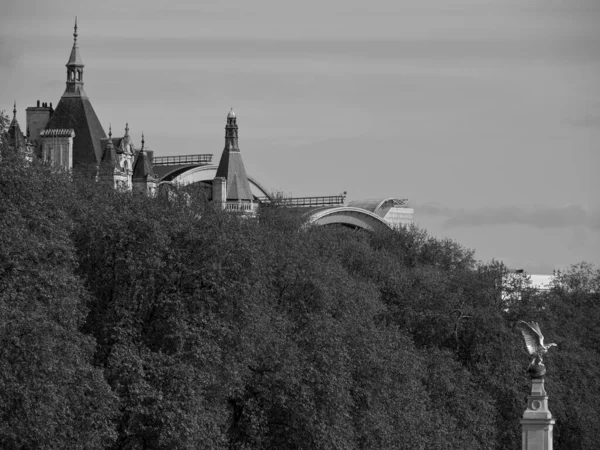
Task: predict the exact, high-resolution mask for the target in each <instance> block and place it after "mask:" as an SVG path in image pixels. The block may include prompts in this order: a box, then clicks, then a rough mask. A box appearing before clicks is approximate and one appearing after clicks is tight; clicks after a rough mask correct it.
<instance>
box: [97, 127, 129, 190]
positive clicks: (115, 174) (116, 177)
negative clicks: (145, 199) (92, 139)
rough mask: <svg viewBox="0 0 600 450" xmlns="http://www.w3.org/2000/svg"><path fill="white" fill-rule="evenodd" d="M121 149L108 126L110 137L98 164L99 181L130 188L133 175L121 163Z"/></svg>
mask: <svg viewBox="0 0 600 450" xmlns="http://www.w3.org/2000/svg"><path fill="white" fill-rule="evenodd" d="M118 151H119V149H117V148H115V145H114V143H113V140H112V130H111V128H110V127H109V128H108V139H107V140H106V145H105V146H104V153H103V155H102V160H101V161H100V164H99V165H98V177H97V178H98V181H99V182H103V183H107V184H108V185H109V186H110V187H112V188H114V189H119V190H124V191H125V190H130V189H131V187H130V185H131V177H128V174H127V172H126V170H125V169H124V168H123V166H122V165H121V161H120V160H119V156H118Z"/></svg>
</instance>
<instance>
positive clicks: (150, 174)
mask: <svg viewBox="0 0 600 450" xmlns="http://www.w3.org/2000/svg"><path fill="white" fill-rule="evenodd" d="M136 178H137V179H140V178H143V179H148V178H156V175H155V174H154V168H153V167H152V162H151V161H150V156H149V155H148V153H147V152H146V149H145V148H144V135H143V134H142V148H141V149H140V151H139V153H138V155H137V158H136V159H135V163H134V164H133V179H136Z"/></svg>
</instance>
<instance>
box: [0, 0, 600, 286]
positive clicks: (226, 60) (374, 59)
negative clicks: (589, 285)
mask: <svg viewBox="0 0 600 450" xmlns="http://www.w3.org/2000/svg"><path fill="white" fill-rule="evenodd" d="M0 8H1V10H0V110H5V111H6V112H8V113H9V115H12V109H13V108H12V104H13V101H14V100H16V101H17V107H18V115H17V118H18V120H19V122H20V123H21V125H22V127H23V128H24V126H25V108H26V107H27V106H33V105H34V104H35V102H36V100H41V101H45V102H53V104H54V105H56V104H57V103H58V101H59V99H60V96H61V95H62V92H63V90H64V86H65V84H64V83H65V78H66V69H65V66H64V65H65V64H66V62H67V60H68V57H69V54H70V50H71V46H72V40H73V37H72V33H73V28H72V27H73V20H74V16H75V15H77V16H78V25H79V29H78V33H79V37H78V42H79V46H80V51H81V56H82V59H83V62H84V63H85V69H84V71H85V72H84V74H85V75H84V81H85V90H86V92H87V94H88V96H89V97H90V100H91V102H92V105H93V106H94V109H95V111H96V113H97V115H98V117H99V118H100V121H101V122H102V124H103V126H104V128H105V130H106V131H108V126H109V123H110V124H112V129H113V134H114V135H116V136H119V135H122V134H123V129H124V126H125V123H126V122H129V126H130V129H131V130H130V134H131V135H132V136H133V138H134V139H135V140H137V141H139V140H141V133H142V131H143V132H144V135H145V139H146V145H147V147H150V148H151V149H152V150H154V152H155V155H177V154H195V153H212V154H214V157H213V161H215V162H216V161H218V158H219V156H220V154H221V151H222V149H223V143H224V139H223V138H224V126H225V117H226V115H227V113H228V111H229V108H230V107H233V108H234V110H235V111H236V113H237V117H238V125H239V128H240V129H239V134H240V149H241V151H242V155H243V157H244V162H245V165H246V170H247V172H248V173H249V174H250V175H251V176H253V177H254V178H256V179H257V180H259V181H260V182H261V184H262V185H264V186H267V187H268V188H269V189H271V190H273V191H279V192H283V193H286V194H291V195H294V196H314V195H335V194H339V193H341V192H343V191H347V196H348V197H347V199H348V200H360V199H370V198H387V197H396V198H408V199H409V202H410V204H411V206H413V207H414V208H415V223H416V224H417V225H419V226H420V227H423V228H425V229H427V230H428V231H429V233H430V234H431V235H433V236H436V237H450V238H452V239H455V240H457V241H458V242H460V243H461V244H462V245H464V246H465V247H468V248H472V249H475V257H476V258H477V259H480V260H482V261H490V260H491V259H493V258H494V259H499V260H502V261H504V262H505V263H506V264H507V266H509V267H510V268H515V269H517V268H519V269H525V270H527V271H528V272H530V273H539V274H547V273H551V272H552V270H553V269H560V268H564V267H566V266H568V265H569V264H574V263H577V262H579V261H583V260H585V261H589V262H592V263H595V264H600V196H599V193H600V181H598V180H599V177H598V176H597V172H598V169H599V168H600V156H599V155H600V145H599V144H600V84H599V81H600V26H598V24H599V23H600V1H598V0H369V1H365V0H361V1H357V0H339V1H337V0H336V1H333V0H302V1H297V2H290V1H285V0H252V1H248V0H245V1H237V0H229V1H226V2H224V1H216V0H215V1H212V0H203V1H198V0H193V1H191V0H190V1H176V0H171V1H166V0H164V1H163V0H145V1H133V0H131V1H127V2H124V1H122V0H118V1H117V0H104V1H103V2H97V1H90V0H61V1H53V2H48V1H42V0H37V1H35V0H3V2H2V6H0Z"/></svg>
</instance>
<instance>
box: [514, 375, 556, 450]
mask: <svg viewBox="0 0 600 450" xmlns="http://www.w3.org/2000/svg"><path fill="white" fill-rule="evenodd" d="M545 372H546V371H545V368H544V366H542V365H536V366H532V367H531V369H530V371H529V373H530V375H531V395H530V396H528V399H527V409H526V410H525V413H523V418H522V419H521V427H522V429H523V447H522V448H523V450H552V428H553V426H554V423H555V420H554V419H553V418H552V413H551V412H550V410H549V409H548V394H547V393H546V390H545V389H544V374H545Z"/></svg>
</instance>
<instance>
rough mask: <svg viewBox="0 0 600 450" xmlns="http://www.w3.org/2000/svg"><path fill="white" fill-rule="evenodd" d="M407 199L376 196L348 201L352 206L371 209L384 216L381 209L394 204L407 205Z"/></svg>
mask: <svg viewBox="0 0 600 450" xmlns="http://www.w3.org/2000/svg"><path fill="white" fill-rule="evenodd" d="M405 205H406V200H405V199H398V198H394V197H387V198H375V199H368V200H353V201H351V202H348V206H352V207H354V208H361V209H366V210H367V211H371V212H372V213H375V214H378V215H380V216H384V215H385V213H384V214H379V212H380V210H382V209H384V208H386V209H389V208H391V207H393V206H405Z"/></svg>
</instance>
